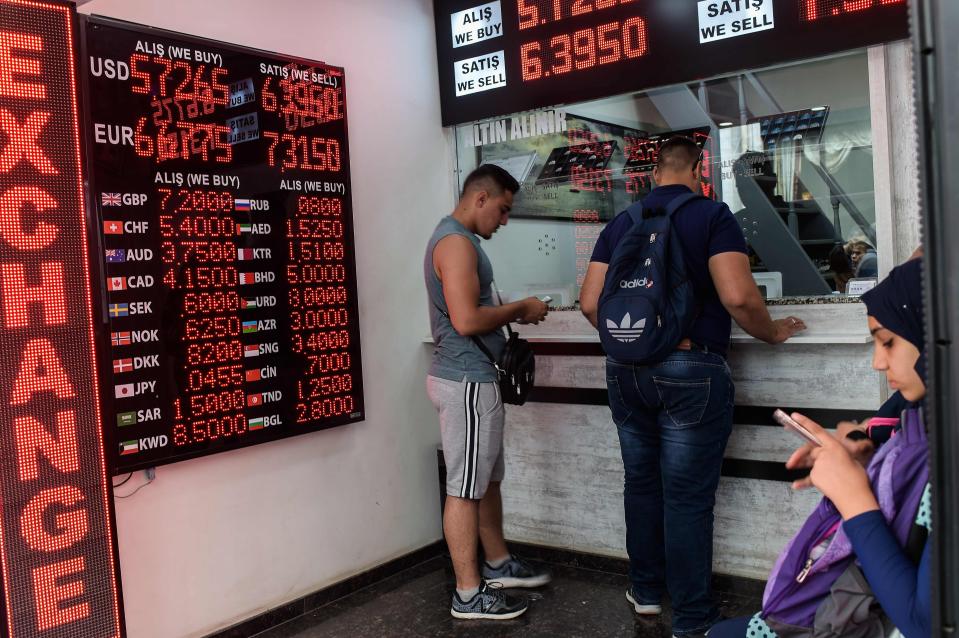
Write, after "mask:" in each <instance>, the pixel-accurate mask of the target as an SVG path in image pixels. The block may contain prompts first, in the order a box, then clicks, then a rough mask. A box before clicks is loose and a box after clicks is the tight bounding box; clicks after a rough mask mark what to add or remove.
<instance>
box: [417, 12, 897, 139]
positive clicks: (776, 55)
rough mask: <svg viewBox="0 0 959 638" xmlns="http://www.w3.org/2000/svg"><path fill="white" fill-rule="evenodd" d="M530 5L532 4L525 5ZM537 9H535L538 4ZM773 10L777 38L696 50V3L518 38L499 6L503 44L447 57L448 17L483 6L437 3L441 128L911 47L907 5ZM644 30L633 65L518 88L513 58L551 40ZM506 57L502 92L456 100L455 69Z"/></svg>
mask: <svg viewBox="0 0 959 638" xmlns="http://www.w3.org/2000/svg"><path fill="white" fill-rule="evenodd" d="M530 1H531V2H533V1H535V0H530ZM541 1H542V0H541ZM769 1H770V2H773V3H774V4H773V8H774V10H775V24H776V26H775V28H774V29H770V30H766V31H757V32H755V33H752V34H750V35H745V36H740V37H733V38H729V39H724V40H719V41H715V42H708V43H705V44H700V42H699V22H698V13H697V2H696V0H642V1H636V2H633V3H629V4H622V5H619V6H616V7H613V8H609V9H603V10H595V11H592V12H590V13H587V14H585V15H581V16H577V17H574V18H565V19H563V20H560V21H556V22H550V23H547V24H543V25H540V26H534V27H531V28H528V29H525V30H523V31H522V32H521V31H520V30H519V14H518V11H517V3H516V1H515V0H501V3H500V4H501V8H502V18H503V35H502V36H499V37H495V38H492V39H488V40H483V41H481V42H477V43H475V44H469V45H466V46H461V47H458V48H454V47H453V45H452V25H451V22H450V16H451V14H453V13H455V12H458V11H464V10H467V9H470V8H473V7H477V6H480V5H483V4H484V2H483V0H434V3H433V7H434V19H435V25H436V45H437V62H438V72H439V73H438V74H439V84H440V106H441V110H442V120H443V125H444V126H451V125H455V124H462V123H465V122H472V121H477V120H482V119H486V118H490V117H495V116H501V115H506V114H509V113H519V112H522V111H527V110H531V109H536V108H542V107H546V106H558V105H563V104H575V103H578V102H583V101H587V100H592V99H597V98H602V97H608V96H612V95H620V94H623V93H627V92H630V91H639V90H643V89H649V88H653V87H659V86H668V85H672V84H678V83H682V82H691V81H695V80H701V79H705V78H711V77H716V76H720V75H724V74H729V73H734V72H741V71H745V70H754V69H758V68H764V67H768V66H773V65H776V64H782V63H785V62H791V61H796V60H802V59H811V58H817V57H822V56H826V55H829V54H832V53H837V52H841V51H847V50H852V49H857V48H861V47H865V46H869V45H874V44H880V43H883V42H890V41H894V40H901V39H906V38H908V37H909V28H908V19H907V11H908V5H907V3H906V1H905V0H903V1H902V2H901V3H899V4H892V5H885V6H882V5H878V3H877V5H876V6H874V7H870V8H869V9H868V13H849V14H847V15H838V16H831V15H829V16H823V17H821V18H819V19H818V20H816V21H815V22H804V21H803V20H802V19H801V16H800V2H801V1H803V0H769ZM637 15H639V16H642V17H644V18H645V19H646V21H647V25H648V36H649V51H648V52H647V54H646V55H644V56H642V57H639V58H636V59H635V60H632V61H620V62H617V63H615V64H609V65H607V66H594V67H592V68H591V69H586V70H583V71H579V72H577V71H574V72H571V73H569V74H566V75H562V76H554V77H551V78H542V79H539V80H536V81H535V82H534V83H532V84H525V83H524V82H523V81H522V71H521V68H520V66H521V64H520V55H519V50H520V46H521V45H522V43H525V42H528V41H531V40H538V41H540V42H543V41H545V42H547V43H548V42H549V39H550V37H551V36H553V35H556V34H566V33H572V32H574V31H575V30H577V29H580V28H587V27H595V26H597V25H600V24H603V23H607V22H610V21H615V20H625V19H627V18H629V17H632V16H637ZM500 50H503V51H505V65H506V74H507V75H506V81H507V85H506V87H504V88H496V89H491V90H487V91H483V92H479V93H473V94H470V95H465V96H462V97H456V94H455V86H454V72H453V69H454V63H455V62H456V61H458V60H466V59H470V58H473V57H477V56H481V55H484V54H489V53H493V52H497V51H500Z"/></svg>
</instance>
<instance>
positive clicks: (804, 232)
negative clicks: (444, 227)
mask: <svg viewBox="0 0 959 638" xmlns="http://www.w3.org/2000/svg"><path fill="white" fill-rule="evenodd" d="M870 122H871V119H870V105H869V79H868V65H867V59H866V53H865V52H864V51H858V52H854V53H851V54H846V55H842V56H838V57H833V58H828V59H823V60H818V61H813V62H804V63H801V64H795V65H789V66H782V67H775V68H770V69H765V70H757V71H751V72H747V73H744V74H740V75H733V76H729V77H722V78H715V79H712V80H708V81H704V82H699V83H695V84H683V85H677V86H673V87H668V88H664V89H656V90H652V91H647V92H641V93H634V94H628V95H623V96H617V97H614V98H609V99H603V100H596V101H592V102H584V103H581V104H573V105H569V106H566V107H563V108H556V109H545V110H539V111H535V112H527V113H519V114H515V115H513V116H511V117H505V118H498V119H493V120H487V121H482V122H475V123H472V124H467V125H462V126H458V127H457V131H456V142H457V159H458V168H459V171H460V172H459V175H460V181H461V183H462V180H463V179H465V177H466V175H468V174H469V172H470V171H471V170H472V169H473V168H475V167H476V166H478V165H480V164H482V163H494V164H498V165H500V166H502V167H503V168H505V169H506V170H508V171H509V172H510V173H511V174H512V175H513V176H515V177H516V178H517V180H518V181H519V182H520V184H521V185H522V188H521V191H520V193H519V194H518V195H517V197H516V201H515V204H514V207H513V213H512V215H511V221H510V224H509V228H508V229H507V230H505V231H503V232H500V233H498V234H497V235H496V236H495V237H494V239H493V240H491V241H490V242H488V243H486V244H485V248H486V250H487V252H488V253H489V255H490V258H491V259H492V260H493V264H494V266H495V270H496V274H497V286H498V288H499V289H500V290H501V292H502V295H503V297H504V300H510V299H519V298H522V297H525V296H528V295H532V294H537V295H545V294H548V295H550V296H552V297H553V299H554V300H555V302H556V304H558V305H559V306H561V307H568V308H572V307H574V306H576V304H577V302H578V297H579V287H580V286H581V285H582V281H583V277H584V275H585V273H586V268H587V265H588V263H589V258H590V255H591V253H592V250H593V245H594V244H595V242H596V238H597V237H598V236H599V233H600V231H601V230H602V228H603V227H604V225H605V224H606V223H607V222H608V221H609V220H611V219H612V218H613V217H614V216H616V214H617V213H619V212H620V211H622V210H624V209H625V208H626V207H627V206H629V205H630V204H631V203H632V202H634V201H636V200H637V199H639V198H641V197H643V196H645V195H646V194H647V193H648V192H649V191H650V190H651V189H652V188H654V187H655V184H654V183H653V179H652V168H653V166H655V162H656V156H657V148H658V145H659V144H660V143H662V142H663V141H664V140H665V139H667V138H669V137H670V136H672V135H677V134H678V135H686V136H688V137H690V138H692V139H694V140H695V141H696V142H697V143H698V144H700V145H701V146H702V148H703V151H704V158H705V168H704V175H703V194H704V195H706V196H707V197H711V198H713V199H717V200H721V201H724V202H726V203H727V204H728V205H729V207H730V209H731V210H732V211H733V213H734V214H735V215H736V218H737V219H738V220H739V223H740V226H741V227H742V228H743V233H744V235H745V237H746V240H747V243H748V245H749V251H750V262H751V264H752V269H753V273H754V276H755V278H756V280H757V282H758V283H759V284H760V288H761V290H763V291H764V293H765V294H766V296H767V297H770V298H774V297H782V296H819V295H830V294H833V295H841V294H844V293H847V292H856V291H857V290H860V289H861V286H862V285H868V283H869V282H868V280H870V279H874V278H875V277H876V275H877V272H876V266H877V263H876V261H877V259H876V258H877V256H876V251H875V246H876V245H877V244H876V216H875V194H874V184H873V165H872V162H873V158H872V132H871V129H870ZM859 279H862V280H867V281H863V282H860V281H857V280H859Z"/></svg>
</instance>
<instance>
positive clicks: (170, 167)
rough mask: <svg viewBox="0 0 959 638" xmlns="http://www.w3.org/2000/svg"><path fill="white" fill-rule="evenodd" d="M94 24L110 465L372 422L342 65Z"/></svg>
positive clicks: (89, 102) (86, 62)
mask: <svg viewBox="0 0 959 638" xmlns="http://www.w3.org/2000/svg"><path fill="white" fill-rule="evenodd" d="M82 29H83V32H84V36H85V37H84V49H85V50H84V51H83V52H82V57H81V69H80V73H81V76H82V77H83V79H84V81H85V89H86V90H85V92H84V93H85V96H86V98H85V99H86V104H84V105H83V110H84V111H85V113H86V120H87V122H88V127H87V148H88V154H89V156H88V165H89V166H90V191H91V194H92V197H93V198H94V204H95V207H94V208H95V210H96V212H97V219H96V220H95V222H94V223H95V224H96V225H97V231H98V232H97V235H98V241H99V246H97V247H96V256H95V260H94V264H92V267H93V270H94V272H96V273H98V277H99V279H100V282H101V285H102V289H103V296H102V298H103V300H104V303H103V311H104V313H105V316H104V322H105V323H104V326H108V327H105V328H104V330H103V334H102V335H101V336H102V341H103V348H102V350H103V351H104V352H107V353H108V354H107V355H106V356H104V357H102V368H103V375H104V378H105V379H106V382H104V383H103V384H101V385H102V387H104V393H105V394H106V396H105V397H104V404H105V406H106V407H107V409H106V411H105V419H106V422H105V423H104V429H105V431H106V432H107V433H108V434H109V435H110V436H109V437H108V440H110V439H112V446H111V449H112V450H113V452H114V454H115V457H114V459H113V469H114V471H115V473H120V472H124V471H130V470H134V469H138V468H145V467H151V466H156V465H160V464H163V463H170V462H174V461H179V460H183V459H187V458H191V457H196V456H202V455H206V454H212V453H216V452H221V451H225V450H229V449H233V448H238V447H243V446H247V445H253V444H257V443H263V442H266V441H270V440H274V439H277V438H282V437H288V436H292V435H297V434H303V433H306V432H311V431H315V430H318V429H322V428H327V427H331V426H335V425H341V424H345V423H350V422H353V421H357V420H361V419H362V418H363V385H362V375H361V369H360V339H359V329H358V317H357V298H356V271H355V255H354V244H353V221H352V207H351V192H350V172H349V149H348V144H347V125H346V91H345V77H344V72H343V69H341V68H336V67H332V66H329V65H326V64H324V63H321V62H310V61H305V60H301V59H296V58H291V57H288V56H282V55H276V54H272V53H267V52H262V51H256V50H251V49H244V48H241V47H237V46H233V45H229V44H223V43H219V42H213V41H209V40H204V39H200V38H194V37H191V36H186V35H182V34H176V33H170V32H165V31H159V30H156V29H149V28H144V27H137V26H135V25H130V24H126V23H118V22H115V21H110V20H102V19H99V18H91V19H86V20H84V22H83V25H82ZM107 333H108V334H107Z"/></svg>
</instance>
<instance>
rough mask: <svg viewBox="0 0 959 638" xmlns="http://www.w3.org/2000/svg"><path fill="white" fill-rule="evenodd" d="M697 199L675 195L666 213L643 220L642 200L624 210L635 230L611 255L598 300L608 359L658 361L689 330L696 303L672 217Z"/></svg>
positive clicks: (600, 329)
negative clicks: (674, 231)
mask: <svg viewBox="0 0 959 638" xmlns="http://www.w3.org/2000/svg"><path fill="white" fill-rule="evenodd" d="M699 197H701V196H700V195H695V194H693V193H686V194H684V195H680V196H679V197H676V198H675V199H673V200H672V201H671V202H669V204H668V205H667V206H666V214H665V215H657V216H652V217H647V216H645V215H644V214H643V211H644V208H643V204H642V202H636V203H635V204H633V205H632V206H630V207H629V208H628V209H627V210H626V213H627V214H628V215H629V216H630V217H631V218H632V219H633V226H632V228H630V229H629V230H628V231H626V234H625V235H624V236H623V238H622V239H621V240H620V242H619V245H618V246H616V250H615V251H613V256H612V258H611V259H610V261H609V268H608V270H607V271H606V281H605V283H604V284H603V293H602V294H601V295H600V297H599V321H598V326H597V327H598V329H599V339H600V341H601V342H602V344H603V349H604V350H605V351H606V354H607V356H609V357H610V358H611V359H614V360H616V361H620V362H623V363H632V364H636V365H649V364H653V363H658V362H660V361H662V360H663V359H665V358H666V357H667V356H668V355H669V353H670V352H672V351H673V350H675V349H676V345H677V344H678V343H679V342H680V341H682V339H683V338H684V337H685V336H686V333H687V332H688V331H689V328H690V326H691V325H692V323H693V320H694V319H695V318H696V314H697V309H698V305H697V303H696V298H695V295H694V294H693V292H694V291H693V285H692V282H691V281H690V280H689V278H688V277H687V276H686V263H685V262H684V261H683V248H682V245H681V244H680V242H679V239H678V238H677V237H676V235H675V234H674V233H673V232H672V230H673V228H672V217H673V215H674V214H675V213H676V211H677V210H679V209H680V208H681V207H682V206H684V205H685V204H687V203H688V202H690V201H692V200H694V199H698V198H699Z"/></svg>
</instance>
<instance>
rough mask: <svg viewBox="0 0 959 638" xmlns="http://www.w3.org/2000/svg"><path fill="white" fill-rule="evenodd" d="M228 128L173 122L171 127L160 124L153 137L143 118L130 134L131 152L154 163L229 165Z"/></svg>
mask: <svg viewBox="0 0 959 638" xmlns="http://www.w3.org/2000/svg"><path fill="white" fill-rule="evenodd" d="M229 137H230V127H229V126H221V125H219V124H197V123H194V122H176V123H175V124H174V128H171V127H170V126H167V125H163V126H161V127H159V129H158V131H157V133H156V135H151V134H150V133H149V132H148V130H147V118H146V116H143V117H141V118H140V119H139V120H137V125H136V128H135V130H134V132H133V149H134V151H136V154H137V155H139V156H140V157H149V158H151V159H155V160H156V161H157V162H165V161H167V160H175V159H182V160H190V159H198V160H200V161H203V162H217V163H221V164H229V163H230V162H231V161H233V145H232V144H230V140H229Z"/></svg>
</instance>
